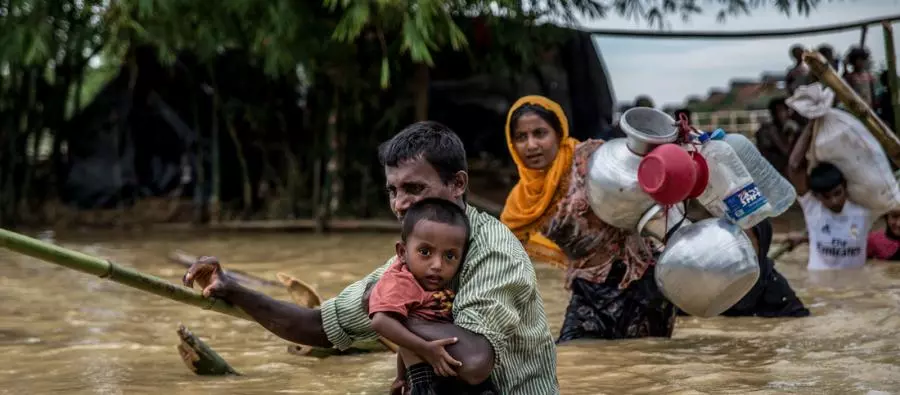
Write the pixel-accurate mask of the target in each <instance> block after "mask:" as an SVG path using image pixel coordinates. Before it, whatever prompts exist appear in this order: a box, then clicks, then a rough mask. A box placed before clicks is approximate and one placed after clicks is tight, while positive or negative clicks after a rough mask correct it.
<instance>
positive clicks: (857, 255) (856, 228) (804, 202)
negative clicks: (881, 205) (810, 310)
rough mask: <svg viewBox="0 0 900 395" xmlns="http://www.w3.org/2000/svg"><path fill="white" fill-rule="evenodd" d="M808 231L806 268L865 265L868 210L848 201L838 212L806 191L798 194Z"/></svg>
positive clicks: (825, 268)
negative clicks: (807, 260) (800, 194)
mask: <svg viewBox="0 0 900 395" xmlns="http://www.w3.org/2000/svg"><path fill="white" fill-rule="evenodd" d="M797 201H798V202H800V207H802V208H803V217H804V219H805V220H806V230H807V232H808V233H809V264H808V265H807V269H809V270H832V269H848V268H856V267H861V266H863V265H865V263H866V240H867V238H868V235H869V228H870V227H871V226H872V214H871V212H870V211H869V210H868V209H866V208H865V207H862V206H860V205H858V204H856V203H853V202H851V201H849V200H848V201H847V203H845V204H844V209H843V210H842V211H841V212H840V213H834V212H832V211H831V210H829V209H828V208H826V207H825V206H824V205H823V204H822V202H820V201H819V199H816V197H815V196H813V194H812V192H807V193H806V194H804V195H803V196H800V197H798V198H797Z"/></svg>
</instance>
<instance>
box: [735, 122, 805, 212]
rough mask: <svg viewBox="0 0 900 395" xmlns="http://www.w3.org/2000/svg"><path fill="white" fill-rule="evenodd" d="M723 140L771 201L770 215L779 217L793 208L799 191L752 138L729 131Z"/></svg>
mask: <svg viewBox="0 0 900 395" xmlns="http://www.w3.org/2000/svg"><path fill="white" fill-rule="evenodd" d="M723 141H725V142H726V143H728V145H730V146H731V148H732V149H734V152H735V153H737V155H738V157H740V158H741V162H743V163H744V166H745V167H746V168H747V171H749V172H750V175H751V176H753V181H755V182H756V186H758V187H759V190H760V191H761V192H762V194H763V196H765V197H766V199H767V200H768V201H769V205H770V206H771V207H772V212H771V213H770V214H769V216H771V217H777V216H779V215H781V214H784V212H785V211H787V210H788V209H789V208H791V205H792V204H794V200H797V191H796V190H795V189H794V186H793V185H791V183H790V182H789V181H788V180H786V179H785V178H784V177H782V176H781V173H779V172H778V170H776V169H775V168H774V167H772V165H771V164H770V163H769V161H768V160H766V158H764V157H763V156H762V154H760V153H759V150H758V149H756V145H755V144H753V142H752V141H750V139H748V138H746V137H744V135H742V134H740V133H729V134H726V135H725V137H724V139H723Z"/></svg>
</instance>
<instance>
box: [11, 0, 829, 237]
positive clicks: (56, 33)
mask: <svg viewBox="0 0 900 395" xmlns="http://www.w3.org/2000/svg"><path fill="white" fill-rule="evenodd" d="M819 2H820V0H493V1H485V0H310V1H297V0H268V1H259V0H218V1H214V2H213V1H197V0H0V223H4V221H8V220H9V219H10V218H14V217H15V216H16V213H17V212H18V211H19V208H20V206H19V205H20V203H22V202H29V203H35V202H40V201H41V199H33V198H31V197H30V195H29V194H30V193H31V192H32V191H31V186H30V185H31V180H32V179H34V178H36V177H37V175H36V173H35V171H34V168H35V165H36V164H37V162H36V161H37V158H33V157H29V156H27V155H25V153H26V152H31V151H35V150H36V148H38V147H39V146H40V145H41V142H42V141H46V140H49V139H52V141H53V148H54V149H53V158H54V160H53V163H54V164H55V166H54V167H55V172H51V173H55V174H57V175H58V174H60V172H61V171H62V170H63V169H64V167H65V163H64V162H65V158H64V156H65V155H63V153H62V151H64V150H63V149H62V148H63V146H64V143H65V141H66V139H68V138H69V136H68V135H67V132H66V128H65V124H66V122H67V118H68V117H69V116H70V115H71V114H77V113H78V112H79V111H80V109H82V108H83V107H84V106H85V104H86V103H82V97H85V96H86V95H85V94H84V85H85V83H87V85H88V86H89V89H88V90H90V91H93V90H95V88H96V87H95V86H94V85H96V81H97V80H96V79H95V78H86V77H85V76H86V74H87V73H91V72H93V71H94V69H93V68H92V67H91V66H90V65H89V61H90V60H91V59H92V58H93V59H102V60H103V61H104V62H105V63H106V64H107V65H118V64H128V62H131V61H132V59H131V58H130V56H131V52H130V49H132V48H134V47H135V46H137V45H144V44H151V45H153V47H154V48H156V49H157V50H158V54H159V58H160V59H161V60H163V61H164V62H168V63H171V62H173V61H174V60H175V59H176V55H177V54H179V53H192V54H194V55H195V56H196V57H197V58H199V61H200V62H210V61H212V60H213V59H216V58H217V57H219V56H221V55H222V54H224V53H227V52H233V51H239V52H240V53H242V54H244V56H245V58H246V59H245V60H246V62H248V63H249V64H251V65H254V66H255V67H258V68H260V69H263V70H264V71H265V72H266V73H267V74H268V75H269V76H270V78H272V79H273V80H284V81H300V82H302V84H303V85H304V86H305V87H306V88H308V87H309V86H315V87H318V88H317V89H315V90H314V91H315V94H314V95H313V96H314V97H313V99H315V100H313V102H314V103H315V104H314V105H313V106H314V107H315V108H313V109H312V110H311V113H313V114H316V117H317V118H316V119H314V120H312V121H311V126H310V129H311V130H321V131H324V130H326V129H328V127H326V124H328V120H329V119H337V121H336V122H337V124H338V125H339V129H344V130H359V129H363V130H366V129H368V130H372V129H373V128H374V129H379V130H380V129H384V130H388V129H391V130H392V129H393V128H395V127H396V125H397V123H398V122H400V121H399V120H400V119H403V116H402V115H398V114H402V113H403V112H405V111H408V109H409V108H411V106H412V104H411V103H410V102H409V99H407V98H406V97H405V96H406V95H404V94H403V92H404V90H405V89H409V86H408V85H409V82H408V81H409V80H410V76H411V75H413V74H414V71H415V70H417V67H421V66H422V65H424V66H425V67H428V66H433V65H435V63H436V62H438V61H439V59H440V58H439V56H438V55H439V54H440V53H442V52H444V51H460V52H462V53H466V52H467V51H470V50H471V48H470V45H469V44H470V43H469V39H470V38H471V37H467V35H466V34H464V33H463V31H464V30H465V29H464V27H465V26H463V25H464V24H465V23H470V22H471V19H472V18H478V19H479V20H480V21H481V23H483V24H484V25H485V26H486V27H487V29H489V31H490V32H491V36H492V37H493V39H494V43H495V45H494V46H495V47H496V50H494V49H492V50H491V51H490V52H489V53H487V54H482V55H481V56H480V57H478V58H477V59H475V58H474V56H473V55H469V56H470V57H471V58H472V61H471V63H472V65H473V66H472V67H473V69H475V70H479V71H491V70H497V69H500V68H504V67H505V68H508V69H511V70H510V71H509V72H510V73H514V72H515V69H517V68H523V67H525V66H526V65H527V62H528V60H529V59H531V58H534V57H535V54H536V53H537V48H538V47H540V46H541V45H543V41H542V40H553V37H552V36H553V35H552V34H549V33H552V31H553V29H552V28H546V27H540V25H542V24H544V25H545V24H548V23H554V24H561V25H573V24H575V22H576V21H577V20H588V19H596V18H603V17H607V16H609V15H621V16H625V17H629V18H634V19H635V20H641V21H646V22H649V23H650V24H651V25H653V26H656V27H660V28H663V27H665V26H666V21H667V20H668V18H670V17H682V18H689V17H690V16H692V15H696V14H699V13H701V12H714V13H716V14H717V15H718V16H719V17H720V18H725V17H730V16H738V15H742V14H747V13H749V12H751V11H752V10H754V9H756V8H760V7H774V8H777V9H779V10H780V11H782V12H783V13H786V14H794V13H797V14H808V13H809V12H810V11H811V10H812V9H813V8H815V6H816V5H817V4H818V3H819ZM540 29H543V30H540ZM104 73H106V74H109V68H107V69H105V70H104ZM513 75H514V74H513ZM86 81H87V82H86ZM213 81H214V79H213ZM419 83H420V84H421V83H422V82H421V81H419ZM424 83H426V84H427V80H426V81H425V82H424ZM396 85H399V86H396ZM388 88H391V89H388ZM389 90H394V92H393V93H390V94H389V96H385V95H386V94H388V93H386V92H387V91H389ZM384 103H392V105H393V106H392V107H389V108H384ZM222 107H223V110H222V111H225V112H226V114H224V115H223V118H224V119H235V118H241V119H250V120H252V121H253V122H259V123H260V124H261V125H262V124H266V125H268V124H272V123H274V122H275V121H276V120H273V119H275V118H277V115H278V114H271V112H272V111H269V109H268V108H267V106H266V103H255V104H252V105H251V104H249V103H245V102H244V101H242V99H241V98H238V97H230V98H223V101H222ZM337 108H340V111H337V110H336V109H337ZM373 117H374V118H375V119H372V118H373ZM373 125H374V126H373ZM260 128H264V127H263V126H260ZM328 130H331V129H328ZM336 138H338V137H336ZM372 138H373V139H375V138H380V137H378V136H375V137H372ZM310 140H313V141H318V142H317V143H315V145H316V146H317V147H323V146H326V145H328V144H327V141H325V140H321V141H320V140H317V139H314V138H310ZM363 143H364V144H369V145H371V143H372V142H371V141H364V142H363ZM363 143H361V144H363ZM29 148H30V149H29ZM371 148H372V147H369V146H366V147H362V146H361V148H359V149H360V150H361V151H360V152H358V154H359V155H362V156H363V157H365V154H363V153H362V150H363V149H368V150H371ZM348 155H351V154H348ZM363 168H365V166H363ZM52 181H53V178H52V177H51V178H50V182H51V184H52ZM14 186H15V187H14Z"/></svg>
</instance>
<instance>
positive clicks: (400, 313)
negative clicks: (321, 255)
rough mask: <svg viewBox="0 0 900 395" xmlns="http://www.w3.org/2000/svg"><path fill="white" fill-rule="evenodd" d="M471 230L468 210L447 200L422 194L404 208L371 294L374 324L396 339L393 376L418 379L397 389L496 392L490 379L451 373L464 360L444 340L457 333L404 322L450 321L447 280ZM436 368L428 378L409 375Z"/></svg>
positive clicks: (414, 393)
mask: <svg viewBox="0 0 900 395" xmlns="http://www.w3.org/2000/svg"><path fill="white" fill-rule="evenodd" d="M471 234H472V230H471V227H470V226H469V219H468V218H467V217H466V212H465V211H463V209H462V208H460V207H459V206H458V205H456V203H453V202H451V201H449V200H444V199H438V198H428V199H422V200H420V201H418V202H416V203H415V204H413V205H412V206H410V207H409V210H407V211H406V216H404V217H403V223H402V224H401V232H400V241H398V242H397V244H396V246H395V247H396V250H397V260H396V261H395V262H394V264H393V265H391V267H390V268H388V270H387V271H386V272H385V273H384V275H383V276H382V277H381V279H380V280H378V282H377V283H376V284H375V286H374V288H373V289H372V294H371V296H370V297H369V311H368V312H369V316H370V317H371V318H372V328H373V329H375V332H378V334H379V335H381V336H383V337H384V338H385V339H388V340H390V341H392V342H394V343H395V344H397V345H398V346H399V347H400V349H399V351H398V352H397V380H396V381H395V388H396V387H399V386H401V385H402V383H405V382H412V383H415V384H416V385H415V386H413V387H411V388H407V389H406V391H400V392H403V393H407V394H409V395H429V394H455V395H463V394H478V395H488V394H496V390H495V389H494V388H493V384H492V383H491V381H490V379H488V380H486V381H485V382H484V383H480V384H478V385H468V384H466V383H465V382H462V381H460V380H457V379H455V378H454V377H452V376H456V369H457V368H459V367H460V366H461V365H462V363H461V362H459V361H457V360H456V359H454V358H453V357H452V356H450V354H449V353H447V350H446V349H444V346H447V345H450V344H453V343H454V342H455V341H456V339H454V338H447V339H438V340H433V341H429V340H426V339H423V338H421V337H420V336H418V335H416V334H415V333H413V332H412V331H410V330H409V328H407V327H406V322H407V321H408V320H409V319H410V318H412V317H416V318H420V319H423V320H426V321H434V322H453V311H452V310H453V298H454V297H455V296H456V293H455V292H454V291H453V289H452V288H451V287H450V282H451V281H452V280H453V278H454V277H455V276H456V273H457V271H459V269H460V267H461V266H462V265H463V259H464V257H465V254H466V245H467V244H468V240H469V237H470V236H471ZM431 374H436V375H438V376H441V377H440V378H437V377H434V378H433V379H431V380H429V382H428V383H419V382H416V380H414V377H413V376H419V375H431Z"/></svg>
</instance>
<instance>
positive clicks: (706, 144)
mask: <svg viewBox="0 0 900 395" xmlns="http://www.w3.org/2000/svg"><path fill="white" fill-rule="evenodd" d="M699 140H700V142H701V143H702V144H703V147H702V148H701V150H700V153H701V154H703V156H704V157H705V158H706V161H707V163H708V164H709V184H707V186H706V190H704V191H703V194H701V195H700V197H699V198H697V200H698V201H699V202H700V204H702V205H703V207H705V208H706V210H707V211H709V212H710V213H711V214H712V215H714V216H716V217H719V218H726V219H728V220H731V221H732V222H734V223H736V224H737V225H738V226H740V227H742V228H744V229H750V228H752V227H754V226H755V225H756V224H758V223H760V222H762V220H764V219H766V218H767V217H768V216H769V214H770V213H771V212H772V207H771V205H769V201H768V199H766V196H765V195H763V193H762V192H761V191H760V190H759V188H758V187H757V186H756V183H754V181H753V176H751V175H750V172H749V171H747V168H746V167H745V166H744V164H743V162H741V158H740V157H739V156H738V154H737V153H736V152H735V151H734V149H733V148H731V145H729V144H728V143H726V142H724V141H722V140H713V139H711V134H709V133H704V134H702V135H700V137H699Z"/></svg>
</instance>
